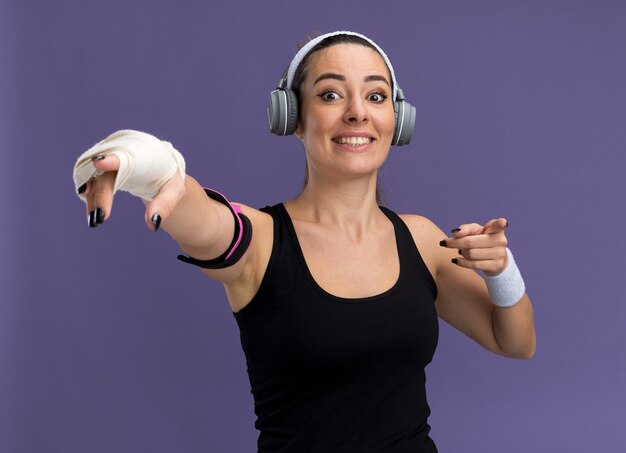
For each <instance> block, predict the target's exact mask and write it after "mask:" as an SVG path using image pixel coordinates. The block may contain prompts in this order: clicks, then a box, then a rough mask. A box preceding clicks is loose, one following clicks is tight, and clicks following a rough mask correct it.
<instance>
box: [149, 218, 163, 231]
mask: <svg viewBox="0 0 626 453" xmlns="http://www.w3.org/2000/svg"><path fill="white" fill-rule="evenodd" d="M150 221H151V222H152V224H153V225H154V231H155V233H156V231H157V230H158V229H159V227H160V226H161V216H160V215H159V214H154V215H153V216H152V218H151V219H150Z"/></svg>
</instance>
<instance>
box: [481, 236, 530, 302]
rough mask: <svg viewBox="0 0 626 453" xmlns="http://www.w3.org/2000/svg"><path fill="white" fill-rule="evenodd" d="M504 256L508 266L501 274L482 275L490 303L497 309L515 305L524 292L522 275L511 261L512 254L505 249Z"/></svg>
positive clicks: (513, 261)
mask: <svg viewBox="0 0 626 453" xmlns="http://www.w3.org/2000/svg"><path fill="white" fill-rule="evenodd" d="M506 254H507V257H508V264H507V266H506V268H505V269H504V270H503V271H502V272H500V273H499V274H498V275H493V276H489V275H485V274H483V278H484V279H485V282H486V283H487V289H488V290H489V297H490V298H491V302H492V303H493V304H494V305H497V306H498V307H511V306H513V305H515V304H516V303H518V302H519V301H520V299H521V298H522V296H523V295H524V293H525V292H526V286H525V285H524V279H523V278H522V274H520V271H519V269H518V268H517V265H516V264H515V260H514V259H513V254H512V253H511V251H510V250H509V249H508V248H507V249H506Z"/></svg>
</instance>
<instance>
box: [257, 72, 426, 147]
mask: <svg viewBox="0 0 626 453" xmlns="http://www.w3.org/2000/svg"><path fill="white" fill-rule="evenodd" d="M286 86H287V70H285V72H284V73H283V75H282V76H281V78H280V80H279V81H278V87H277V88H276V89H275V90H274V91H272V92H271V93H270V101H269V107H268V108H267V118H268V121H269V126H270V132H271V133H272V134H276V135H291V134H293V133H294V132H295V130H296V127H297V125H298V98H297V97H296V93H294V92H293V90H290V89H288V88H286ZM393 113H394V118H395V126H394V130H393V138H392V140H391V144H392V145H396V146H402V145H408V144H409V143H410V142H411V137H412V136H413V129H414V128H415V107H413V106H412V105H411V104H409V103H408V102H406V100H405V99H404V93H403V92H402V90H401V89H400V87H399V86H398V90H397V94H396V98H395V99H394V101H393Z"/></svg>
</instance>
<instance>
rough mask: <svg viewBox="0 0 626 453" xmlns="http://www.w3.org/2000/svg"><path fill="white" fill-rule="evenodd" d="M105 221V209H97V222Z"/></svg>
mask: <svg viewBox="0 0 626 453" xmlns="http://www.w3.org/2000/svg"><path fill="white" fill-rule="evenodd" d="M102 222H104V211H103V210H102V209H100V208H98V209H96V223H97V224H101V223H102Z"/></svg>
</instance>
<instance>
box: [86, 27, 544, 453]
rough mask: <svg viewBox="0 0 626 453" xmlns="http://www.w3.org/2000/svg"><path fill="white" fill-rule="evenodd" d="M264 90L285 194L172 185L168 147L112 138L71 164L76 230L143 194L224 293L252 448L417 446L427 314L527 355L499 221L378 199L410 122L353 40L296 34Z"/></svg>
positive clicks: (361, 40) (430, 331) (389, 76)
mask: <svg viewBox="0 0 626 453" xmlns="http://www.w3.org/2000/svg"><path fill="white" fill-rule="evenodd" d="M280 85H281V86H279V88H278V90H277V91H276V92H274V93H273V94H272V104H271V108H270V120H271V122H272V125H271V127H272V129H273V130H274V132H276V133H279V134H282V135H288V134H289V133H291V132H293V133H295V135H296V136H297V137H298V138H299V139H300V140H301V141H302V143H303V144H304V150H305V153H306V162H307V173H306V184H305V187H304V189H303V191H302V193H300V195H298V196H297V197H296V198H294V199H292V200H289V201H287V202H285V203H281V204H278V205H276V206H273V207H266V208H263V209H261V210H255V209H253V208H250V207H248V206H244V205H239V204H237V205H231V204H229V203H228V202H227V201H226V200H225V199H224V198H223V197H222V196H221V195H220V194H218V193H216V192H214V191H210V190H205V189H203V188H202V187H201V186H200V185H199V184H198V183H197V182H196V181H195V180H194V179H193V178H191V177H190V176H185V170H184V161H183V159H182V157H181V156H180V154H179V153H178V152H177V151H176V150H175V149H174V148H173V147H172V146H171V145H170V144H169V143H167V142H162V141H160V140H158V139H156V138H155V137H153V136H150V135H148V134H145V133H140V132H136V131H120V132H117V133H115V134H113V135H112V136H110V137H108V138H107V139H105V140H103V141H102V142H100V143H99V144H98V145H96V146H95V147H93V148H92V149H91V150H89V151H87V152H86V153H84V154H83V156H81V158H79V160H78V162H77V165H76V168H75V178H74V179H75V182H76V185H77V188H78V192H79V194H80V196H81V197H82V198H83V199H84V200H85V201H86V203H87V207H88V211H89V213H90V214H89V223H90V226H92V227H93V226H97V225H99V224H101V223H103V222H104V221H106V219H107V218H108V217H109V215H110V213H111V208H112V203H113V197H114V193H115V191H116V190H118V189H120V190H127V191H130V192H131V193H134V194H136V195H138V196H141V197H142V198H143V199H144V200H146V205H147V209H146V220H147V224H148V226H149V227H150V228H152V229H154V230H156V229H158V228H159V227H162V228H163V229H164V230H165V231H167V233H169V234H170V235H171V236H172V238H173V239H174V240H175V241H177V242H178V243H179V244H180V247H181V248H182V249H183V250H184V251H185V252H186V253H187V254H189V255H190V257H193V258H190V257H183V258H182V259H183V260H185V261H188V262H191V263H193V264H197V265H199V266H201V267H202V269H203V272H205V273H206V275H207V276H209V277H210V278H213V279H215V280H218V281H220V282H222V283H224V286H225V289H226V293H227V296H228V301H229V303H230V306H231V308H232V310H233V312H234V313H235V317H236V319H237V322H238V324H239V327H240V330H241V340H242V346H243V349H244V352H245V355H246V360H247V365H248V373H249V377H250V383H251V386H252V392H253V395H254V400H255V412H256V414H257V417H258V418H257V422H256V427H257V428H258V429H259V430H260V436H259V440H258V449H259V451H260V452H279V451H280V452H298V453H302V452H308V451H311V452H344V453H345V452H413V453H416V452H434V451H436V447H435V444H434V443H433V441H432V440H431V439H430V437H429V436H428V433H429V430H430V427H429V426H428V423H427V419H428V416H429V414H430V410H429V407H428V404H427V401H426V395H425V374H424V368H425V366H426V365H427V364H428V363H429V362H430V361H431V359H432V356H433V353H434V351H435V347H436V343H437V335H438V324H437V322H438V321H437V318H438V317H439V318H441V319H443V320H445V321H446V322H448V323H449V324H451V325H452V326H454V327H455V328H457V329H459V330H460V331H461V332H463V333H464V334H466V335H467V336H469V337H470V338H472V339H474V340H475V341H477V342H478V343H479V344H480V345H482V346H483V347H485V348H486V349H488V350H489V351H492V352H494V353H496V354H501V355H503V356H506V357H513V358H530V357H532V355H533V354H534V351H535V333H534V324H533V314H532V306H531V303H530V300H529V298H528V296H527V295H526V294H525V290H524V285H523V280H522V279H521V276H520V275H519V271H517V268H516V266H515V262H514V260H513V258H512V255H511V253H510V251H508V249H507V247H506V246H507V239H506V236H505V229H506V226H507V221H506V220H505V219H503V218H499V219H494V220H491V221H489V222H487V223H486V224H484V225H478V224H464V225H460V226H459V227H458V228H456V229H454V230H453V231H452V233H451V236H450V237H446V234H444V233H443V232H442V231H441V230H440V229H439V228H438V227H437V226H435V225H434V224H433V223H432V222H430V221H429V220H428V219H426V218H424V217H421V216H418V215H400V216H398V215H397V214H395V213H394V212H393V211H390V210H388V209H386V208H384V207H379V205H378V203H377V187H376V183H377V173H378V170H379V168H380V167H381V166H382V164H383V163H384V161H385V159H386V158H387V155H388V153H389V149H390V146H391V145H392V144H396V143H398V141H400V142H401V141H404V142H407V141H408V140H410V133H411V132H412V123H411V118H410V116H411V112H410V110H409V111H408V112H407V111H404V110H403V109H411V107H410V106H409V105H408V104H406V103H404V104H403V102H404V100H403V95H402V92H401V91H400V90H399V87H398V85H397V82H396V80H395V75H394V72H393V68H392V67H391V64H390V62H389V60H388V58H387V57H386V55H385V54H384V52H383V51H382V50H381V49H380V48H379V47H378V46H377V45H376V44H375V43H374V42H373V41H371V40H370V39H369V38H366V37H365V36H363V35H359V34H356V33H352V32H335V33H329V34H327V35H323V36H320V37H318V38H315V39H313V40H312V41H311V42H309V43H308V44H307V45H305V46H304V47H303V48H302V49H301V50H300V51H299V52H298V54H297V55H296V57H295V58H294V60H293V61H292V63H291V65H290V67H289V69H288V70H287V71H286V74H285V75H284V77H283V79H281V84H280ZM277 110H278V112H277ZM405 115H406V118H407V119H406V122H405ZM401 123H402V124H401ZM407 123H410V124H408V125H407ZM207 195H208V196H207ZM233 232H234V235H233ZM473 270H479V271H481V272H482V278H481V276H480V275H479V274H478V273H476V272H474V271H473Z"/></svg>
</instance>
